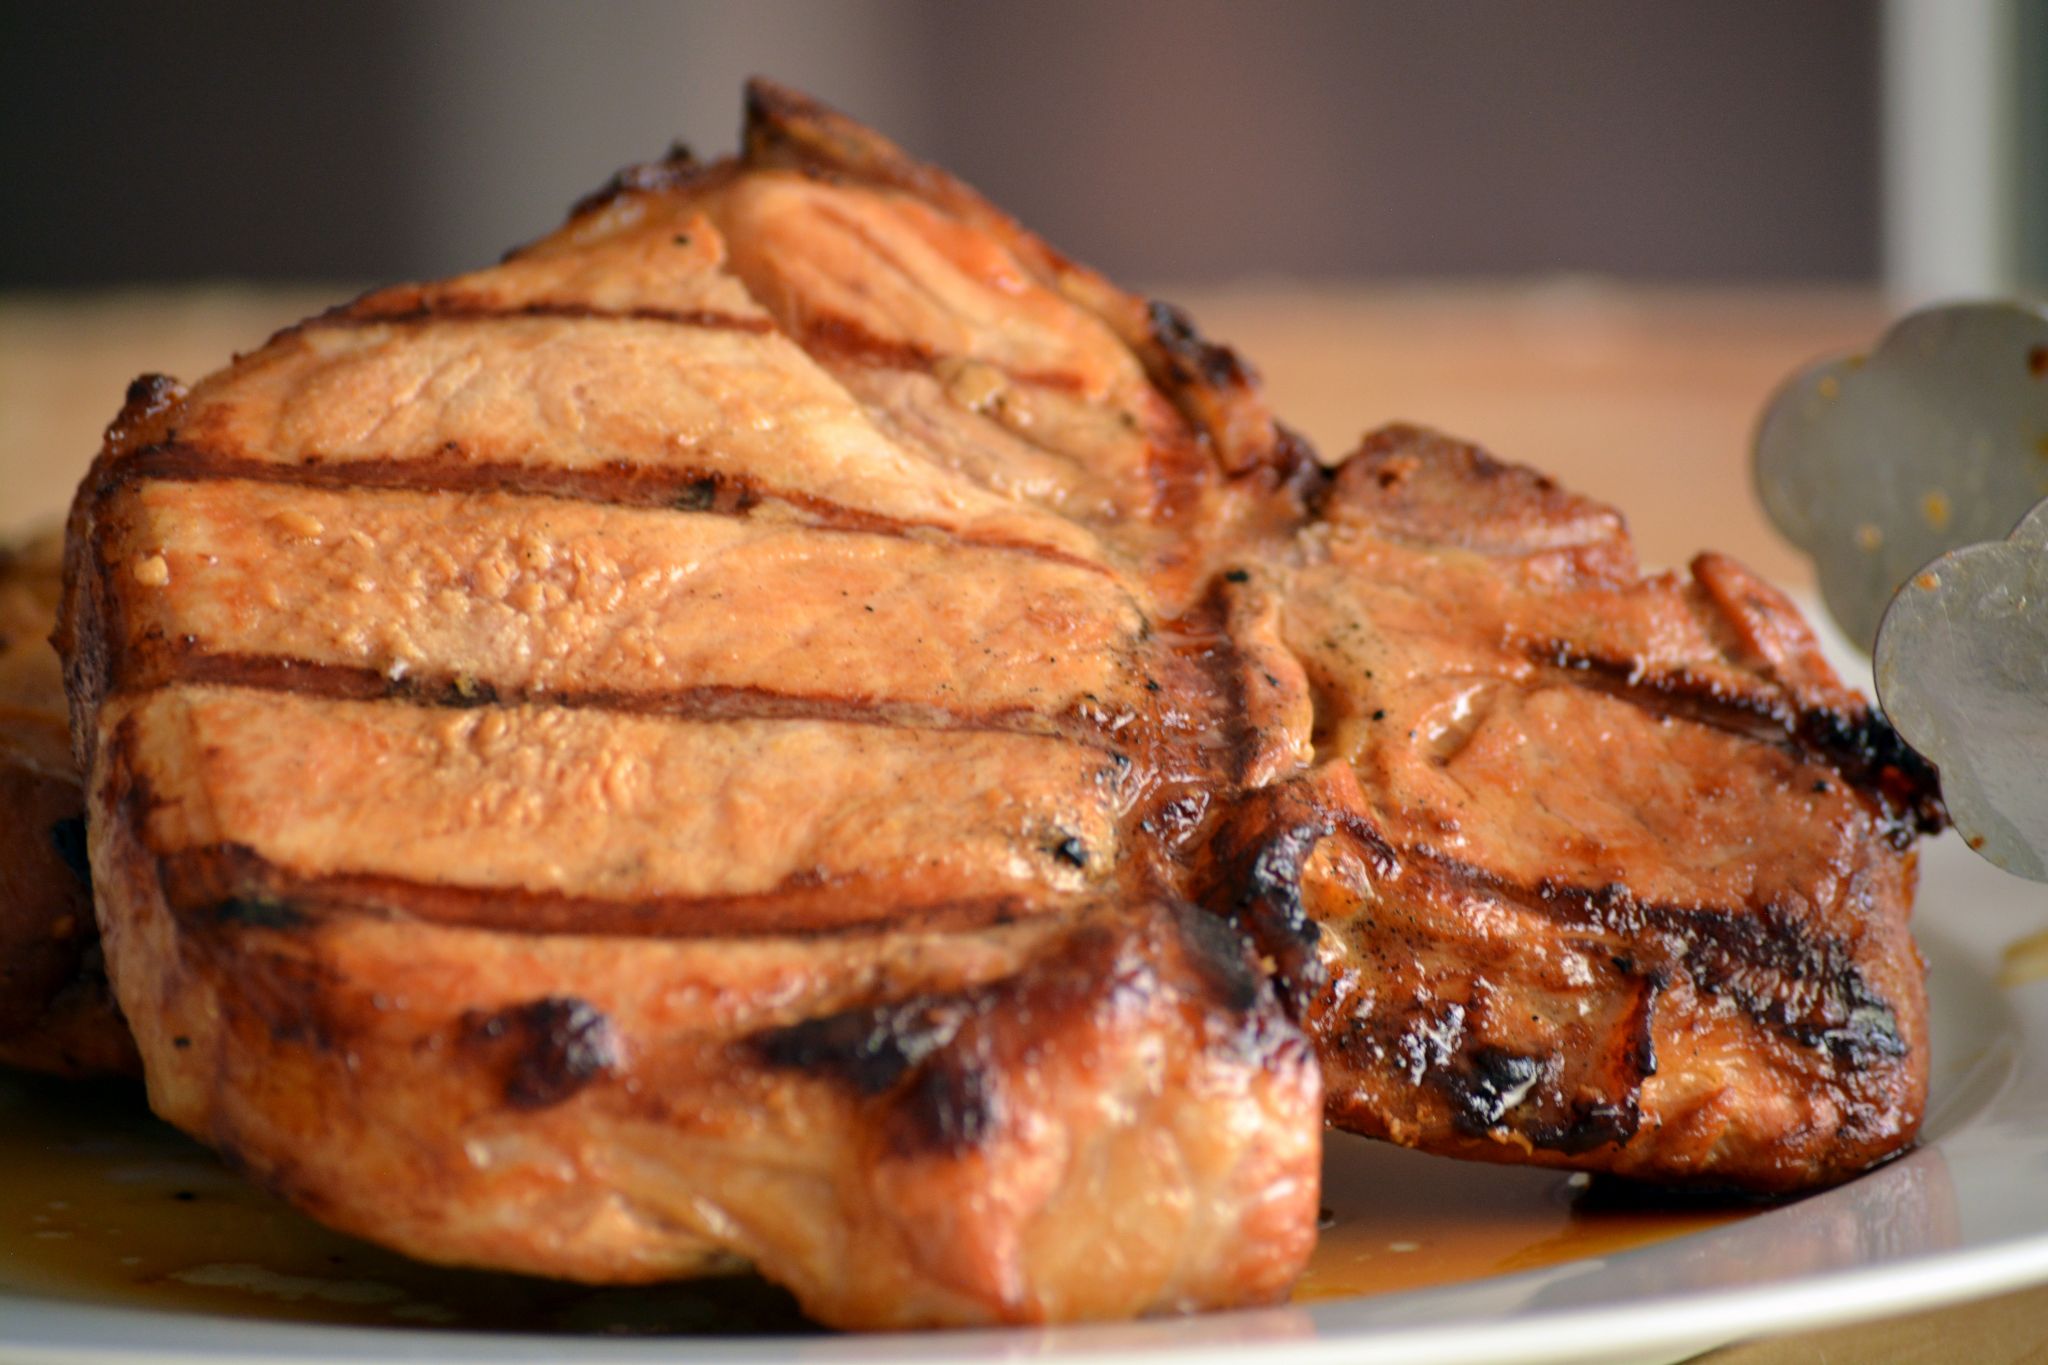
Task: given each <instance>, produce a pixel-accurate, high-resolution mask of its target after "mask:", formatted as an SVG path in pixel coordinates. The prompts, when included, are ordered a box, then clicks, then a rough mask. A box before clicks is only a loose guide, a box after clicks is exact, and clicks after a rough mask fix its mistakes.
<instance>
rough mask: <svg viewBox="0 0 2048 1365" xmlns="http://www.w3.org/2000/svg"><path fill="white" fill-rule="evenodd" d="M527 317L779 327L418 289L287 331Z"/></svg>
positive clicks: (685, 313)
mask: <svg viewBox="0 0 2048 1365" xmlns="http://www.w3.org/2000/svg"><path fill="white" fill-rule="evenodd" d="M526 318H567V319H571V320H574V321H579V322H665V323H671V324H674V325H676V326H679V327H695V328H700V329H703V330H706V331H719V332H748V333H752V334H755V335H765V334H767V333H770V332H773V331H775V330H776V327H775V320H774V319H773V318H769V317H757V316H753V315H750V314H744V313H726V312H721V311H719V310H717V309H713V308H648V307H636V308H605V307H602V306H600V305H598V304H594V303H587V302H584V301H582V300H579V299H536V300H534V301H533V302H531V303H519V304H503V303H497V302H494V301H493V300H491V299H488V298H484V297H481V296H467V297H465V296H463V295H446V294H444V295H441V296H439V297H435V296H429V295H413V296H409V297H406V298H405V299H404V300H403V301H402V302H400V301H397V300H393V301H392V302H389V303H380V302H378V301H377V297H376V296H375V295H372V296H371V297H370V298H368V299H358V300H357V301H355V302H354V303H348V304H343V305H342V306H341V307H339V308H334V309H330V310H329V311H327V312H325V313H322V314H320V315H319V316H317V317H313V318H308V319H307V320H306V321H305V322H302V323H300V324H299V325H298V326H297V327H295V328H292V329H290V330H289V331H287V332H286V333H284V335H287V336H289V335H296V334H301V333H304V332H311V331H341V330H347V329H350V328H357V327H382V326H400V327H403V326H410V325H413V324H416V323H422V322H435V321H443V320H446V321H451V322H507V321H519V320H523V319H526Z"/></svg>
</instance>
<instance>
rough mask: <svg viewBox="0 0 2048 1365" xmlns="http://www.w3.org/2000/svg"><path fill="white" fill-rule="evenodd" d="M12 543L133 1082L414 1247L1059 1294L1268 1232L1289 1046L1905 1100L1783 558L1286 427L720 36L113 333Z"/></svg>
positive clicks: (1847, 784) (1515, 1103) (1459, 1092)
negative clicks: (40, 604) (306, 276)
mask: <svg viewBox="0 0 2048 1365" xmlns="http://www.w3.org/2000/svg"><path fill="white" fill-rule="evenodd" d="M70 545H71V555H72V561H71V565H70V576H69V596H68V603H67V613H66V617H65V620H64V624H63V628H62V630H61V631H60V639H59V645H60V649H61V651H62V652H63V653H64V654H65V656H66V664H67V670H68V671H67V682H68V685H69V688H70V690H71V695H72V700H73V720H74V734H75V736H76V740H75V742H76V744H77V746H78V748H79V752H80V759H81V761H82V762H83V764H84V765H85V767H86V770H87V772H88V773H89V791H90V800H91V851H92V863H93V871H94V875H95V878H96V884H97V886H98V888H99V895H100V910H101V915H102V920H103V925H104V928H105V932H106V937H107V949H108V958H109V961H110V963H111V966H112V971H113V975H114V980H115V984H116V987H117V990H118V992H119V995H120V998H121V1001H122V1004H123V1006H124V1007H125V1008H126V1010H127V1012H128V1014H129V1016H130V1018H131V1019H133V1020H135V1021H136V1033H137V1039H138V1042H139V1044H140V1047H141V1051H142V1054H143V1057H144V1060H145V1062H146V1065H147V1070H148V1076H149V1083H150V1088H151V1097H152V1102H153V1103H154V1104H155V1106H156V1107H157V1108H158V1110H159V1112H161V1113H163V1114H164V1115H165V1116H166V1117H168V1118H170V1119H171V1120H172V1121H174V1122H176V1123H178V1124H180V1125H181V1126H183V1127H185V1128H187V1129H188V1130H189V1131H192V1132H193V1133H195V1134H197V1135H198V1136H200V1137H202V1138H204V1139H205V1140H207V1141H209V1142H211V1143H213V1144H214V1145H215V1146H216V1147H217V1148H219V1149H220V1150H222V1151H223V1152H224V1153H226V1154H228V1156H229V1157H230V1159H231V1160H233V1161H236V1162H237V1163H239V1164H240V1165H242V1166H244V1167H246V1168H247V1169H249V1170H251V1171H252V1172H253V1173H255V1174H256V1175H258V1176H259V1177H261V1178H263V1179H265V1180H267V1181H268V1182H270V1183H271V1184H273V1185H274V1186H276V1187H277V1188H278V1189H280V1190H281V1191H283V1192H284V1193H285V1194H286V1195H287V1196H288V1197H290V1198H292V1199H294V1200H295V1201H296V1202H298V1203H299V1204H300V1205H301V1206H302V1207H304V1208H306V1209H308V1210H309V1211H311V1212H312V1213H314V1214H315V1215H317V1216H319V1217H321V1218H323V1219H326V1220H327V1221H329V1222H331V1223H334V1224H335V1225H337V1226H339V1227H342V1228H345V1229H348V1230H350V1231H353V1232H357V1233H359V1234H362V1235H365V1236H370V1237H373V1238H375V1239H377V1240H380V1241H383V1242H386V1243H388V1244H390V1245H393V1246H396V1247H399V1248H400V1249H403V1250H406V1251H408V1252H411V1253H413V1254H415V1255H420V1256H424V1257H427V1258H430V1259H437V1260H448V1261H458V1262H468V1263H476V1264H486V1265H493V1266H500V1267H505V1268H512V1269H519V1270H526V1271H532V1272H535V1273H544V1274H553V1275H565V1276H570V1277H576V1278H585V1279H592V1280H644V1279H654V1278H659V1277H663V1276H671V1275H677V1274H688V1273H703V1272H708V1271H713V1270H717V1269H721V1268H725V1267H730V1266H734V1265H737V1264H740V1263H750V1264H752V1265H754V1266H756V1267H758V1268H759V1269H760V1270H761V1271H762V1273H764V1274H766V1275H768V1276H770V1277H771V1278H774V1279H776V1280H779V1281H781V1282H782V1283H785V1284H787V1285H789V1286H790V1287H791V1288H792V1289H793V1290H794V1291H795V1292H796V1293H797V1295H798V1297H799V1298H800V1300H801V1301H802V1302H803V1304H804V1306H805V1307H806V1309H807V1310H808V1311H809V1312H811V1313H812V1314H814V1315H815V1316H817V1317H818V1318H820V1319H821V1320H823V1321H826V1322H829V1323H833V1324H837V1325H843V1326H863V1327H876V1326H895V1325H916V1324H940V1323H969V1322H983V1321H1029V1320H1047V1319H1070V1318H1089V1317H1112V1316H1124V1315H1130V1314H1135V1313H1144V1312H1159V1311H1175V1310H1187V1309H1194V1308H1203V1307H1213V1306H1221V1305H1229V1304H1242V1303H1256V1302H1262V1301H1267V1300H1271V1299H1273V1298H1275V1297H1278V1296H1280V1295H1282V1294H1284V1293H1285V1291H1286V1289H1287V1287H1288V1285H1289V1284H1290V1283H1291V1281H1292V1279H1293V1277H1294V1275H1295V1274H1296V1273H1297V1272H1298V1270H1299V1267H1300V1266H1301V1264H1302V1261H1303V1259H1304V1258H1305V1256H1306V1255H1307V1252H1308V1250H1309V1248H1310V1246H1311V1244H1312V1242H1313V1240H1314V1235H1315V1234H1314V1225H1315V1218H1316V1206H1317V1198H1316V1195H1317V1159H1318V1151H1319V1131H1320V1125H1321V1118H1322V1114H1323V1112H1324V1107H1325V1091H1326V1089H1327V1108H1328V1112H1329V1114H1330V1115H1331V1116H1332V1117H1334V1118H1335V1119H1337V1120H1338V1121H1340V1122H1342V1123H1345V1124H1347V1125H1350V1126H1356V1127H1359V1128H1361V1129H1363V1130H1364V1131H1368V1132H1374V1133H1379V1134H1382V1135H1385V1136H1390V1137H1393V1138H1395V1139H1396V1140H1399V1141H1403V1142H1409V1143H1412V1144H1415V1145H1419V1146H1425V1147H1431V1148H1436V1149H1440V1150H1448V1151H1456V1152H1459V1153H1461V1154H1465V1155H1483V1156H1505V1157H1509V1158H1511V1159H1525V1158H1531V1157H1533V1158H1534V1159H1539V1160H1551V1161H1559V1162H1566V1163H1569V1164H1574V1165H1579V1166H1584V1167H1587V1168H1592V1169H1613V1170H1618V1171H1622V1172H1625V1173H1628V1174H1631V1175H1636V1176H1643V1177H1647V1178H1652V1179H1693V1180H1701V1181H1707V1182H1712V1183H1720V1184H1732V1185H1738V1186H1746V1187H1752V1188H1758V1189H1765V1190H1778V1189H1787V1188H1796V1187H1799V1186H1803V1185H1807V1184H1812V1183H1816V1182H1821V1181H1826V1180H1832V1179H1838V1178H1840V1177H1842V1176H1845V1175H1847V1174H1849V1173H1851V1172H1853V1171H1855V1170H1857V1169H1860V1168H1862V1167H1863V1166H1864V1165H1867V1164H1868V1163H1869V1162H1870V1161H1872V1160H1876V1159H1879V1158H1880V1157H1882V1156H1883V1155H1885V1154H1886V1153H1888V1152H1890V1151H1894V1150H1896V1149H1897V1148H1898V1147H1899V1146H1900V1145H1901V1144H1903V1143H1905V1142H1907V1141H1909V1140H1910V1138H1911V1136H1912V1133H1913V1131H1914V1128H1915V1126H1916V1124H1917V1122H1918V1116H1919V1108H1920V1103H1921V1097H1922V1094H1923V1091H1924V1081H1925V1058H1926V1050H1925V1046H1924V1002H1923V999H1922V995H1921V992H1920V983H1919V968H1918V965H1917V961H1916V959H1915V957H1914V954H1913V949H1912V946H1911V943H1910V940H1909V939H1908V938H1907V936H1906V933H1905V927H1904V925H1905V917H1906V912H1907V907H1908V904H1909V901H1910V886H1911V862H1910V854H1909V853H1907V852H1906V851H1904V845H1905V843H1906V842H1907V839H1906V837H1905V831H1908V830H1910V829H1911V828H1912V827H1913V826H1914V825H1915V824H1916V823H1921V824H1925V823H1931V822H1933V821H1934V820H1935V819H1937V818H1938V805H1937V803H1936V798H1934V797H1933V795H1932V788H1931V783H1930V781H1929V779H1928V778H1927V776H1926V775H1925V774H1924V773H1920V772H1917V771H1915V770H1913V769H1912V768H1911V767H1910V766H1909V765H1907V764H1906V762H1905V760H1904V759H1903V758H1902V757H1901V755H1900V754H1899V752H1898V751H1897V750H1896V747H1895V746H1892V745H1890V744H1889V743H1888V741H1887V738H1886V735H1887V732H1884V731H1883V730H1882V727H1881V725H1879V724H1878V723H1877V722H1875V721H1873V720H1872V719H1871V717H1870V716H1869V714H1868V712H1867V710H1866V708H1865V707H1864V705H1863V703H1862V702H1861V701H1860V700H1859V699H1857V698H1855V697H1854V696H1853V695H1851V694H1849V693H1848V692H1846V691H1845V690H1844V689H1842V688H1841V686H1840V685H1839V683H1838V682H1837V681H1836V680H1835V679H1834V677H1833V676H1832V675H1831V674H1830V673H1829V672H1828V670H1827V668H1826V666H1825V665H1824V664H1822V663H1821V662H1820V661H1819V659H1818V656H1817V654H1816V653H1815V652H1814V649H1813V646H1812V641H1811V639H1810V637H1809V636H1808V634H1807V632H1806V629H1805V627H1804V625H1803V624H1802V623H1801V622H1800V621H1799V620H1798V618H1797V617H1796V615H1795V614H1793V613H1792V612H1791V610H1790V609H1789V608H1788V607H1786V606H1785V604H1784V603H1783V602H1782V600H1780V599H1778V598H1777V597H1776V595H1775V594H1773V593H1771V592H1770V590H1769V589H1767V588H1765V587H1763V586H1762V585H1761V584H1758V583H1756V582H1755V581H1754V580H1751V579H1749V578H1748V577H1747V576H1746V575H1744V574H1743V573H1742V572H1741V570H1739V569H1737V568H1736V567H1735V566H1733V565H1730V564H1727V563H1726V562H1725V561H1720V560H1715V559H1712V558H1708V559H1705V560H1702V561H1701V563H1700V564H1699V565H1697V566H1696V567H1695V572H1694V575H1693V577H1692V579H1690V580H1680V579H1676V578H1672V577H1669V576H1664V577H1655V578H1649V579H1644V578H1642V577H1641V576H1640V575H1638V573H1637V572H1636V570H1635V567H1634V565H1633V562H1632V560H1631V558H1630V555H1629V551H1628V547H1627V542H1626V539H1625V537H1624V535H1623V533H1622V530H1621V527H1620V523H1619V519H1618V518H1616V517H1615V516H1614V515H1613V514H1612V513H1611V512H1609V511H1607V510H1606V509H1604V508H1599V507H1595V506H1592V505H1589V504H1585V503H1583V502H1582V501H1580V500H1577V499H1574V498H1571V497H1569V496H1568V495H1565V494H1562V493H1560V492H1558V491H1557V490H1555V489H1554V488H1551V487H1550V486H1549V485H1548V484H1547V483H1545V482H1544V481H1542V480H1541V479H1539V478H1537V477H1536V476H1533V475H1531V474H1528V473H1527V472H1526V471H1521V470H1515V469H1511V468H1508V467H1505V466H1500V465H1497V464H1495V463H1494V462H1492V461H1490V460H1488V459H1486V458H1485V457H1483V456H1480V455H1478V454H1477V453H1476V452H1472V451H1470V450H1469V449H1467V448H1464V447H1459V446H1455V445H1453V444H1451V443H1448V442H1446V441H1444V440H1442V439H1441V438H1437V437H1433V436H1430V435H1427V434H1424V433H1418V432H1411V431H1405V430H1396V431H1389V432H1385V433H1381V434H1380V435H1378V436H1376V437H1374V438H1372V439H1371V440H1369V441H1368V443H1367V445H1366V446H1365V447H1364V448H1363V449H1362V450H1361V452H1360V453H1359V454H1357V455H1354V456H1353V457H1352V458H1351V459H1350V460H1349V461H1347V462H1345V463H1344V464H1343V465H1342V466H1340V467H1339V468H1338V469H1337V470H1336V471H1335V472H1334V473H1330V472H1327V471H1325V470H1324V469H1323V468H1322V466H1320V465H1319V464H1318V463H1317V462H1316V461H1315V460H1314V458H1313V456H1312V455H1311V454H1310V452H1309V451H1308V450H1307V449H1306V447H1305V446H1304V445H1303V444H1302V443H1301V442H1300V441H1299V440H1298V439H1296V438H1294V437H1292V436H1291V435H1290V434H1289V433H1287V432H1286V431H1285V430H1284V429H1283V428H1282V427H1280V426H1279V425H1278V424H1277V423H1276V422H1275V421H1274V420H1273V418H1272V416H1271V414H1270V412H1269V411H1268V410H1267V408H1266V406H1265V404H1264V401H1263V399H1262V398H1261V396H1260V394H1259V393H1258V390H1257V386H1256V383H1255V381H1254V380H1253V378H1252V376H1251V375H1250V373H1249V372H1248V370H1247V369H1246V368H1245V367H1244V366H1243V365H1242V364H1241V362H1239V361H1238V360H1237V359H1236V357H1234V356H1233V355H1231V354H1230V353H1229V352H1228V351H1225V350H1223V349H1221V348H1218V347H1215V346H1213V345H1211V344H1209V343H1207V342H1205V341H1203V340H1202V339H1201V338H1200V337H1199V336H1198V335H1196V334H1195V333H1194V331H1193V329H1192V328H1191V327H1190V326H1189V325H1188V324H1187V322H1186V320H1185V319H1183V318H1182V317H1180V316H1179V315H1178V314H1177V313H1175V312H1173V311H1172V310H1171V309H1168V308H1164V307H1161V306H1158V305H1147V304H1145V303H1143V302H1141V301H1139V300H1136V299H1133V298H1131V297H1130V296H1128V295H1125V294H1123V293H1121V292H1119V291H1117V290H1115V289H1114V288H1113V287H1112V286H1110V285H1109V284H1107V283H1106V282H1104V281H1103V280H1101V279H1100V278H1099V277H1097V276H1094V275H1093V274H1091V273H1089V272H1087V271H1085V270H1083V269H1081V268H1079V267H1077V266H1074V265H1073V264H1071V263H1070V262H1067V261H1066V260H1064V259H1063V258H1061V257H1059V256H1058V255H1056V254H1055V253H1053V252H1052V251H1050V250H1049V249H1048V248H1046V247H1045V246H1044V245H1043V244H1042V243H1040V242H1039V241H1037V239H1035V238H1033V237H1031V236H1029V235H1028V234H1026V233H1025V232H1023V231H1022V230H1021V229H1020V228H1018V227H1017V226H1016V225H1015V224H1014V223H1012V222H1011V221H1010V220H1008V219H1007V218H1005V217H1003V216H1002V215H1001V214H1000V213H998V212H997V211H996V210H994V209H992V208H990V207H989V206H988V205H987V204H986V203H985V202H983V201H982V200H980V199H979V198H978V197H976V196H975V195H974V194H973V193H972V192H970V191H968V190H967V189H965V188H964V187H962V186H961V185H959V184H958V183H957V182H954V181H952V180H950V179H949V178H947V177H945V176H944V175H943V174H941V173H939V172H937V171H935V170H932V169H931V168H929V167H925V166H922V165H919V164H917V163H915V162H912V161H910V160H908V159H907V158H905V157H904V156H903V155H902V154H901V153H900V152H898V151H897V150H896V149H895V148H894V147H892V146H890V145H889V144H887V143H886V142H884V141H882V140H881V139H880V138H878V137H876V136H875V135H874V134H872V133H870V132H868V131H866V130H865V129H862V128H860V127H858V126H857V125H854V124H852V123H850V122H849V121H847V120H845V119H843V118H840V117H839V116H837V115H834V114H831V113H830V112H829V111H825V110H822V109H820V108H818V107H817V106H815V105H812V104H810V103H809V102H807V101H805V100H803V99H801V98H800V97H797V96H794V95H792V94H790V93H788V92H786V91H782V90H779V89H777V88H775V87H772V86H767V85H765V84H757V85H756V86H755V87H754V88H753V89H752V90H751V92H750V102H749V116H748V123H747V133H746V145H745V149H744V151H743V153H742V155H741V156H740V157H739V158H738V159H736V160H732V161H725V162H719V163H716V164H713V165H709V166H705V165H699V164H697V163H695V162H693V161H691V160H690V159H688V158H687V156H684V155H681V154H678V155H676V156H673V157H671V158H670V159H669V160H667V161H665V162H662V163H659V164H656V165H653V166H648V167H643V168H639V169H636V170H634V171H630V172H627V173H624V174H622V175H621V177H620V178H619V179H618V180H617V181H616V182H615V183H614V184H613V185H611V186H610V187H608V188H607V189H606V190H605V191H603V192H601V193H600V194H598V195H596V196H593V197H592V198H591V199H590V200H588V201H586V202H585V203H584V204H583V205H581V206H580V207H579V208H578V210H577V212H576V213H575V215H574V216H573V217H572V218H571V220H570V222H569V224H568V225H567V226H566V227H564V228H563V229H562V230H561V231H559V232H557V233H556V234H554V235H553V236H551V237H549V238H546V239H544V240H543V241H541V242H539V243H536V244H535V245H533V246H531V247H528V248H525V249H524V250H522V251H519V252H516V253H514V254H513V255H512V256H511V257H510V258H508V260H507V261H506V262H505V263H504V264H503V265H501V266H498V267H496V268H493V269H490V270H486V271H481V272H478V273H476V274H473V275H469V276H463V277H459V278H456V279H453V280H449V281H445V282H442V283H439V284H431V285H422V286H405V287H401V288H396V289H390V290H385V291H381V292H379V293H376V294H372V295H369V296H367V297H366V298H364V299H361V300H359V301H357V302H356V303H354V304H351V305H348V306H346V307H343V308H340V309H337V310H335V311H334V312H332V313H330V314H327V315H325V316H323V317H320V318H316V319H313V320H311V321H309V322H307V323H305V324H302V325H300V326H299V327H297V328H293V329H291V330H289V331H287V332H285V333H282V334H280V335H279V336H278V337H276V338H274V339H273V340H272V341H271V342H270V343H269V344H268V345H267V346H265V347H263V348H262V349H260V350H258V351H256V352H254V353H252V354H250V355H247V356H244V357H242V358H240V359H238V360H237V361H236V363H235V364H234V365H233V366H231V367H230V368H228V369H227V370H224V371H222V372H221V373H219V374H216V375H214V376H212V377H210V378H208V379H206V380H204V381H202V382H201V383H199V384H197V385H196V386H194V387H192V388H191V389H189V390H187V389H185V388H184V387H182V386H180V385H177V384H175V383H173V382H171V381H168V380H162V379H151V380H144V381H139V382H138V384H137V385H136V386H135V388H134V389H133V390H132V391H131V394H130V401H129V404H128V406H127V408H126V409H125V410H124V412H123V413H122V415H121V417H120V418H119V419H118V420H117V422H116V423H115V425H114V426H113V427H112V428H111V429H110V431H109V436H108V443H107V448H106V451H105V453H104V454H103V455H102V457H101V459H100V461H99V463H98V464H97V465H96V466H95V468H94V471H93V473H92V475H91V476H90V477H89V478H88V480H87V482H86V484H85V486H84V487H83V489H82V490H81V493H80V497H79V500H78V502H77V504H76V507H75V511H74V518H73V523H72V527H71V533H70ZM1233 930H1241V931H1242V934H1240V933H1239V932H1233ZM1248 945H1249V946H1248ZM1318 1053H1319V1054H1320V1056H1321V1062H1320V1065H1319V1063H1318V1060H1317V1056H1318Z"/></svg>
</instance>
